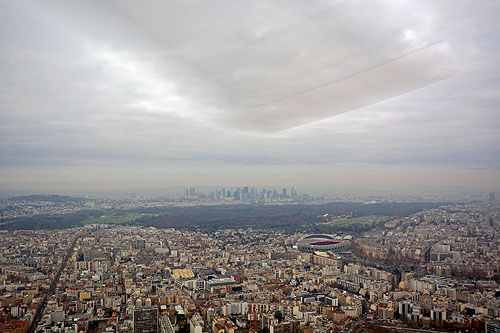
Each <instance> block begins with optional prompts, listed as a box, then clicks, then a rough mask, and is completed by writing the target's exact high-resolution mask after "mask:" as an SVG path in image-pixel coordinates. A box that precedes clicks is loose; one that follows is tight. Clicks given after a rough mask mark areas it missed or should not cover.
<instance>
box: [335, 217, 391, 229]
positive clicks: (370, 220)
mask: <svg viewBox="0 0 500 333" xmlns="http://www.w3.org/2000/svg"><path fill="white" fill-rule="evenodd" d="M389 220H390V217H389V216H385V215H369V216H361V217H355V218H352V219H341V220H336V221H332V222H329V223H327V225H329V226H332V227H344V226H349V225H352V224H365V225H368V226H372V225H374V224H378V223H381V222H387V221H389Z"/></svg>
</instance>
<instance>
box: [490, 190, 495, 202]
mask: <svg viewBox="0 0 500 333" xmlns="http://www.w3.org/2000/svg"><path fill="white" fill-rule="evenodd" d="M490 200H491V201H495V192H490Z"/></svg>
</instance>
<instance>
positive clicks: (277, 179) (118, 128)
mask: <svg viewBox="0 0 500 333" xmlns="http://www.w3.org/2000/svg"><path fill="white" fill-rule="evenodd" d="M498 17H500V2H498V1H486V0H484V1H483V0H479V1H447V0H443V1H430V0H429V1H426V0H415V1H410V0H405V1H378V0H375V1H345V0H344V1H340V0H310V1H298V0H297V1H294V0H278V1H267V0H266V1H264V0H262V1H260V0H259V1H233V0H213V1H201V0H199V1H197V0H185V1H160V0H151V1H147V2H143V1H129V0H110V1H98V0H90V1H52V0H48V1H43V2H42V1H26V0H6V1H1V2H0V45H1V47H0V190H9V191H10V190H26V191H37V192H40V191H42V192H43V191H47V192H53V191H66V190H125V189H135V188H137V189H148V188H156V189H157V188H162V187H168V186H196V185H200V186H201V185H204V186H209V185H214V186H217V185H223V186H231V185H245V184H247V185H248V184H249V185H278V186H281V185H295V186H297V187H299V188H300V186H301V185H302V186H305V185H310V186H315V185H317V186H331V187H332V188H335V187H343V188H346V187H347V188H348V187H349V186H356V187H377V186H379V187H383V186H396V187H400V188H407V189H408V188H412V187H421V186H429V187H466V188H485V189H486V188H488V189H498V188H500V144H499V142H500V114H499V112H500V108H499V107H500V23H499V22H500V21H499V20H498Z"/></svg>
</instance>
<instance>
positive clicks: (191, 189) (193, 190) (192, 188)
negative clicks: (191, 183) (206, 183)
mask: <svg viewBox="0 0 500 333" xmlns="http://www.w3.org/2000/svg"><path fill="white" fill-rule="evenodd" d="M189 195H190V196H191V195H196V189H195V188H194V187H191V188H190V189H189Z"/></svg>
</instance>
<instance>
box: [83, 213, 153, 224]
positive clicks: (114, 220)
mask: <svg viewBox="0 0 500 333" xmlns="http://www.w3.org/2000/svg"><path fill="white" fill-rule="evenodd" d="M143 216H153V214H136V213H134V214H132V213H131V214H125V215H110V216H105V215H103V216H101V217H90V218H88V219H86V220H84V221H83V224H95V223H97V224H131V223H134V222H135V221H137V220H138V219H140V218H141V217H143Z"/></svg>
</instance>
